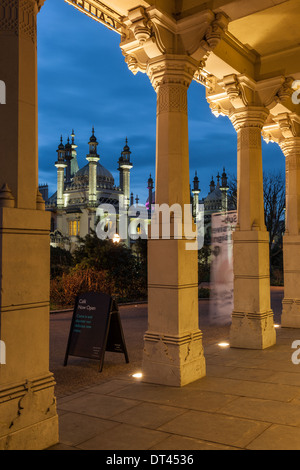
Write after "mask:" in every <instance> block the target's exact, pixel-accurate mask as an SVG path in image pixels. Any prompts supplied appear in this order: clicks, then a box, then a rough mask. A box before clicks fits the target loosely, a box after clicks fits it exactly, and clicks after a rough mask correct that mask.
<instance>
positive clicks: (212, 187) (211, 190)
mask: <svg viewBox="0 0 300 470" xmlns="http://www.w3.org/2000/svg"><path fill="white" fill-rule="evenodd" d="M215 189H216V185H215V182H214V177H213V176H212V179H211V182H210V192H211V193H212V192H213V191H214V190H215Z"/></svg>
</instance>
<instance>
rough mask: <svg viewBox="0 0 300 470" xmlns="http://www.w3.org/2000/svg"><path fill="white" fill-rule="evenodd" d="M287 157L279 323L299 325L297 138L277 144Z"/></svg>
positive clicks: (299, 154) (299, 180)
mask: <svg viewBox="0 0 300 470" xmlns="http://www.w3.org/2000/svg"><path fill="white" fill-rule="evenodd" d="M280 146H281V149H282V151H283V153H284V155H285V157H286V233H285V236H284V239H283V252H284V300H283V310H282V318H281V324H282V326H284V327H290V328H300V293H299V285H300V267H299V266H300V138H299V137H295V138H289V139H284V140H283V141H282V142H281V143H280Z"/></svg>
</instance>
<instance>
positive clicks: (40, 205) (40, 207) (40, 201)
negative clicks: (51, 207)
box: [36, 189, 45, 211]
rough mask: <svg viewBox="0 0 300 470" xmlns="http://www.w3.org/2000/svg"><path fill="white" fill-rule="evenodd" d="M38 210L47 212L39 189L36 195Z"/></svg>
mask: <svg viewBox="0 0 300 470" xmlns="http://www.w3.org/2000/svg"><path fill="white" fill-rule="evenodd" d="M36 208H37V210H40V211H44V210H45V201H44V199H43V196H42V195H41V193H40V191H39V189H37V193H36Z"/></svg>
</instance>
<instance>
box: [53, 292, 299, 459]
mask: <svg viewBox="0 0 300 470" xmlns="http://www.w3.org/2000/svg"><path fill="white" fill-rule="evenodd" d="M272 298H273V308H274V311H275V318H276V315H278V312H277V313H276V309H277V307H276V305H277V304H276V302H278V303H279V300H280V298H281V292H280V290H278V291H277V292H275V293H274V292H273V295H272ZM201 305H202V303H201ZM136 308H137V312H136V313H138V311H143V308H146V307H143V308H142V307H136ZM202 308H204V307H202ZM126 309H128V312H127V317H128V318H127V317H126V315H125V314H124V311H123V309H122V311H121V316H122V317H123V318H124V331H125V336H126V335H127V338H129V341H127V346H128V349H129V353H130V352H131V354H132V355H133V363H131V364H130V365H126V364H125V363H124V364H123V363H122V357H120V356H118V355H115V356H117V359H115V358H112V356H111V355H109V357H108V361H106V363H105V364H106V367H105V368H104V374H103V373H102V374H98V373H97V375H96V371H97V364H93V365H91V364H90V361H87V362H86V363H85V364H82V360H81V359H75V358H71V361H70V362H71V363H72V365H71V366H70V368H69V366H68V367H67V368H65V369H63V372H64V373H63V372H62V371H60V369H59V367H58V363H59V361H58V360H57V362H55V361H54V362H53V364H54V369H53V370H54V372H55V369H57V372H58V375H59V377H60V379H61V380H62V381H64V380H65V381H69V387H70V388H69V393H70V390H71V388H72V390H73V391H75V390H76V387H77V389H78V390H79V388H81V390H80V391H78V392H76V393H72V394H70V395H68V396H65V397H63V398H59V399H58V410H59V415H60V442H61V443H60V444H59V445H57V446H55V447H54V449H58V450H59V449H70V450H71V449H99V450H100V449H105V450H150V449H151V450H200V449H212V450H213V449H232V448H236V449H266V450H267V449H286V450H288V449H297V450H300V365H299V366H297V365H294V364H293V363H292V361H291V357H292V353H293V352H294V351H293V350H292V349H291V345H292V343H293V341H294V340H298V339H299V340H300V330H295V329H278V330H277V333H278V340H277V345H276V346H274V347H272V348H270V349H268V350H265V351H247V350H236V349H222V348H220V347H219V346H218V344H217V343H218V342H219V341H220V340H226V339H227V338H226V337H224V333H226V332H227V333H228V328H225V329H224V328H223V329H222V328H220V329H218V330H217V332H218V335H219V337H218V338H217V337H215V336H214V335H213V333H212V329H210V328H209V327H206V326H205V320H204V319H203V327H202V328H203V330H204V334H205V332H206V336H207V340H206V341H207V342H206V346H205V355H206V360H207V377H206V378H204V379H202V380H200V381H198V382H195V383H193V384H190V385H188V386H186V387H184V388H181V389H177V388H169V387H163V386H157V385H151V384H146V383H142V382H137V381H136V379H133V378H132V377H131V373H132V372H133V371H135V370H138V366H139V365H140V356H139V354H137V353H135V352H134V348H133V343H132V338H131V336H130V335H128V331H127V329H128V327H130V323H131V322H132V323H133V324H135V325H139V326H140V327H141V326H142V323H143V320H142V319H143V318H144V315H143V313H141V314H140V317H138V319H137V320H136V321H135V316H134V315H133V314H132V313H130V312H132V309H129V308H128V307H126V308H125V310H126ZM59 317H60V318H61V316H59ZM204 317H205V315H204ZM204 317H203V318H204ZM52 321H55V322H57V321H59V318H58V316H57V318H56V319H55V320H53V319H52ZM60 321H61V322H63V319H62V318H61V320H60ZM137 329H138V328H137V327H136V329H135V328H134V327H133V330H134V332H135V333H134V332H133V336H134V337H135V338H136V344H135V345H136V347H137V346H138V345H139V343H140V338H137V336H138V335H137ZM54 330H55V328H54ZM141 338H142V332H141ZM58 344H59V342H58ZM114 361H115V362H114ZM121 363H122V364H121ZM86 368H87V369H88V370H89V373H87V375H86V376H85V380H86V385H85V389H84V390H83V389H82V388H83V387H82V381H80V380H79V379H78V382H76V380H75V377H76V371H77V375H80V371H81V370H85V369H86ZM59 371H60V372H59ZM108 371H110V372H108ZM112 371H113V372H112ZM64 374H65V375H64ZM68 374H69V376H68ZM55 375H56V377H57V373H55ZM91 382H93V383H94V384H93V385H91ZM67 388H68V387H67ZM67 388H66V389H67ZM66 389H65V390H66ZM59 390H61V392H62V391H63V390H64V387H63V386H60V385H59V387H58V391H59Z"/></svg>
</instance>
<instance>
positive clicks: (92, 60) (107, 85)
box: [38, 0, 284, 203]
mask: <svg viewBox="0 0 300 470" xmlns="http://www.w3.org/2000/svg"><path fill="white" fill-rule="evenodd" d="M119 42H120V36H119V35H118V34H116V33H115V32H113V31H110V30H108V29H107V28H106V27H105V26H103V25H101V24H99V23H97V22H96V21H93V20H92V19H90V18H88V17H87V16H85V15H84V14H82V13H80V12H78V11H77V10H76V9H75V8H73V7H72V6H70V5H68V4H66V3H64V1H63V0H47V1H46V2H45V5H44V7H43V8H42V10H41V12H40V13H39V15H38V73H39V77H38V78H39V168H40V172H39V179H40V184H44V183H48V184H49V192H50V195H51V194H52V193H53V192H55V190H56V168H55V167H54V163H55V161H56V157H57V154H56V150H57V147H58V144H59V141H60V136H61V134H62V135H63V139H64V143H66V140H67V138H68V136H69V135H70V134H71V132H72V129H73V128H74V130H75V134H76V144H77V145H78V163H79V166H80V167H82V166H84V165H85V164H87V161H86V159H85V158H86V154H87V153H88V145H87V143H88V141H89V138H90V136H91V130H92V127H93V126H94V127H95V135H96V137H97V139H98V142H99V152H98V153H99V154H100V163H101V164H102V165H103V166H105V167H106V168H107V169H108V170H109V171H111V173H112V174H113V176H114V177H115V184H116V185H119V172H118V170H117V168H118V165H117V161H118V158H119V156H120V152H121V151H122V149H123V147H124V145H125V138H126V137H128V141H129V146H130V148H131V151H132V162H133V165H134V167H133V170H132V171H131V191H132V192H133V193H134V195H137V194H138V195H139V197H140V202H141V203H144V202H145V201H146V199H147V180H148V177H149V174H150V173H152V175H153V176H154V175H155V134H156V122H155V121H156V94H155V92H154V90H153V88H152V86H151V84H150V81H149V79H148V77H147V76H146V75H145V74H142V73H139V74H137V75H136V76H134V75H133V74H132V73H131V72H130V71H129V69H128V67H127V65H126V64H125V61H124V57H123V55H122V53H121V50H120V48H119ZM189 132H190V134H189V137H190V173H191V180H192V179H193V177H194V174H195V170H197V171H198V177H199V179H200V187H201V189H202V193H201V195H202V197H203V196H206V195H207V193H208V191H209V183H210V180H211V177H212V176H214V177H216V175H217V173H218V172H220V173H221V172H222V170H223V166H225V167H226V171H227V173H228V174H229V175H236V140H237V139H236V132H235V131H234V129H233V126H232V124H231V123H230V121H229V119H228V118H226V117H219V118H216V117H215V116H214V115H213V114H212V113H211V111H210V109H209V105H208V104H207V102H206V100H205V89H204V87H203V86H202V85H199V84H197V83H195V82H193V83H192V85H191V87H190V89H189ZM263 161H264V170H265V171H273V170H278V169H280V170H282V171H284V157H283V155H282V153H281V150H280V149H279V147H278V146H277V145H276V144H268V145H267V144H265V143H263Z"/></svg>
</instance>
